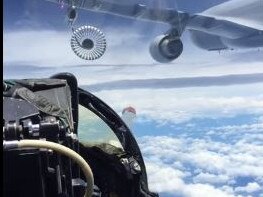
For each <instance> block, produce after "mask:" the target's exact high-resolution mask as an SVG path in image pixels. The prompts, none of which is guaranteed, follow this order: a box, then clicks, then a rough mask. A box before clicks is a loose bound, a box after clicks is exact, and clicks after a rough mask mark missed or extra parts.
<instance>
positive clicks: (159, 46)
mask: <svg viewBox="0 0 263 197" xmlns="http://www.w3.org/2000/svg"><path fill="white" fill-rule="evenodd" d="M182 52H183V43H182V41H181V39H180V37H173V36H170V35H160V36H157V37H156V38H155V39H154V41H153V42H152V43H151V45H150V53H151V56H152V58H153V59H155V60H156V61H157V62H160V63H168V62H171V61H173V60H175V59H176V58H178V57H179V56H180V55H181V53H182Z"/></svg>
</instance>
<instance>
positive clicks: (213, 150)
mask: <svg viewBox="0 0 263 197" xmlns="http://www.w3.org/2000/svg"><path fill="white" fill-rule="evenodd" d="M236 127H237V126H236ZM248 127H249V126H248V125H247V128H248ZM252 127H253V125H252ZM262 128H263V127H262ZM236 129H237V128H236ZM240 129H242V126H240ZM255 132H263V130H261V129H259V130H258V131H255ZM237 133H238V132H237ZM243 134H244V131H243ZM246 138H247V136H246V135H244V136H243V138H242V137H241V138H240V139H239V140H238V141H236V142H235V143H228V142H227V141H225V142H219V141H213V140H211V139H205V138H203V137H201V136H200V139H194V138H191V137H187V136H184V137H180V136H177V137H168V136H156V137H150V136H148V137H147V136H145V137H142V138H139V144H140V147H141V150H142V153H143V155H144V157H145V160H146V167H147V172H148V177H149V184H150V188H152V189H153V190H154V191H158V192H168V193H171V194H174V195H179V196H183V197H195V196H208V195H209V196H208V197H210V196H242V195H244V192H246V193H251V192H257V191H260V190H262V189H263V187H261V186H260V185H259V184H261V182H260V180H261V178H262V177H263V169H262V166H263V154H262V152H263V145H262V144H261V145H260V144H257V141H260V139H256V141H255V143H250V142H246V141H245V140H244V139H246ZM173 163H176V164H177V165H173ZM178 164H180V165H178ZM162 175H163V176H162ZM238 177H252V178H253V179H254V180H255V181H257V182H254V183H250V184H248V185H247V186H245V187H238V184H239V183H238ZM186 180H187V181H186ZM173 183H176V184H173ZM234 185H237V187H236V188H235V187H234ZM244 196H245V195H244Z"/></svg>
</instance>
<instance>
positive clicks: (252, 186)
mask: <svg viewBox="0 0 263 197" xmlns="http://www.w3.org/2000/svg"><path fill="white" fill-rule="evenodd" d="M260 190H262V188H261V187H260V185H259V184H258V183H256V182H253V183H248V184H247V185H246V186H244V187H236V188H235V191H236V192H246V193H253V192H258V191H260Z"/></svg>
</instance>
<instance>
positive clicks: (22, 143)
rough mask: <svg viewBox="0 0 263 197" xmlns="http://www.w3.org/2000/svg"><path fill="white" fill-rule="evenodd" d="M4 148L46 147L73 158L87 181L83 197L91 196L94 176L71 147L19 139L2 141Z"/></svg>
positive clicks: (87, 165)
mask: <svg viewBox="0 0 263 197" xmlns="http://www.w3.org/2000/svg"><path fill="white" fill-rule="evenodd" d="M3 145H4V148H7V149H8V148H29V147H31V148H47V149H51V150H54V151H56V152H58V153H60V154H62V155H65V156H68V157H69V158H71V159H72V160H74V161H75V162H76V163H77V164H78V165H79V166H80V168H81V169H82V171H83V173H84V175H85V177H86V182H87V187H86V191H85V195H84V197H91V196H92V193H93V185H94V178H93V173H92V171H91V169H90V166H89V164H88V163H87V162H86V161H85V160H84V159H83V158H82V157H81V156H80V155H79V154H78V153H77V152H75V151H73V150H72V149H70V148H68V147H66V146H63V145H61V144H57V143H54V142H49V141H44V140H20V141H9V142H4V143H3Z"/></svg>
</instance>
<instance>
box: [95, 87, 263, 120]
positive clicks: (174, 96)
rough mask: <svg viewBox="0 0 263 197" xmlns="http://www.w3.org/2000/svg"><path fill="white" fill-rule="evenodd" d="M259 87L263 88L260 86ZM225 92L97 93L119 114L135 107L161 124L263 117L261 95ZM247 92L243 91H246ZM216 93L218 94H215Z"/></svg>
mask: <svg viewBox="0 0 263 197" xmlns="http://www.w3.org/2000/svg"><path fill="white" fill-rule="evenodd" d="M248 87H252V86H248ZM258 87H259V89H261V88H260V87H261V86H260V85H259V86H258ZM222 89H223V88H205V90H206V91H207V92H209V91H210V90H211V94H210V95H206V94H203V92H202V88H200V89H194V88H190V89H187V90H186V89H184V90H176V89H171V90H162V89H160V90H154V89H153V90H145V89H141V90H122V91H117V90H116V91H101V92H97V93H95V94H96V95H97V96H99V97H100V98H102V99H103V100H105V101H106V102H107V103H110V104H111V106H112V107H113V108H114V109H115V110H116V111H117V112H121V111H122V109H123V108H124V107H125V106H127V105H132V106H134V107H135V108H136V110H137V112H138V113H137V114H138V115H139V116H143V117H144V118H146V119H153V120H155V121H158V122H159V123H164V122H170V123H180V122H185V121H189V120H191V119H193V118H213V119H216V118H220V117H234V116H236V115H238V114H255V115H261V114H262V113H263V97H262V96H251V97H249V96H248V97H241V96H229V97H223V96H222V92H221V91H220V90H222ZM203 90H204V89H203ZM224 90H225V92H224V94H223V95H225V94H227V91H232V92H233V93H232V94H235V92H234V91H235V90H236V88H235V87H229V88H226V87H225V88H224ZM245 90H246V89H243V91H245ZM262 90H263V87H262ZM216 91H218V92H217V93H216ZM213 94H214V95H213Z"/></svg>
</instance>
